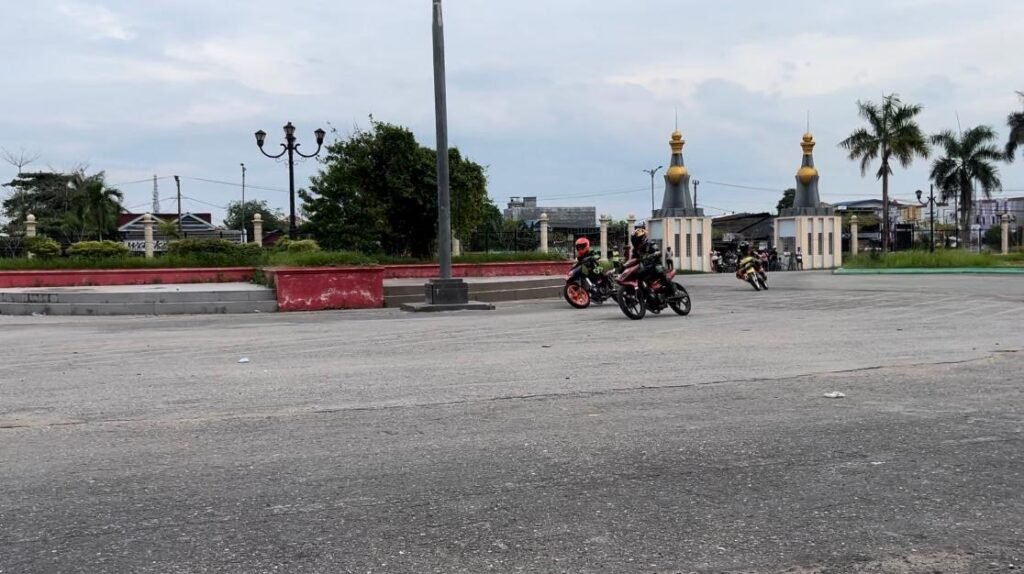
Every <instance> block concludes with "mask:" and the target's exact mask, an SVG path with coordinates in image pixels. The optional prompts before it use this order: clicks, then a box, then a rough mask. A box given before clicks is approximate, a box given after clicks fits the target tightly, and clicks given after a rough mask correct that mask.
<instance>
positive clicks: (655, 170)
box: [643, 165, 665, 215]
mask: <svg viewBox="0 0 1024 574" xmlns="http://www.w3.org/2000/svg"><path fill="white" fill-rule="evenodd" d="M663 167H665V166H663V165H659V166H658V167H656V168H654V169H645V170H643V172H644V173H646V174H647V175H649V176H651V215H654V174H656V173H658V171H660V170H661V169H662V168H663Z"/></svg>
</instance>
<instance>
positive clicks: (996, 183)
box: [931, 126, 1005, 237]
mask: <svg viewBox="0 0 1024 574" xmlns="http://www.w3.org/2000/svg"><path fill="white" fill-rule="evenodd" d="M931 139H932V143H934V144H935V145H936V146H940V147H942V148H943V153H944V155H943V156H942V157H940V158H938V159H936V160H935V163H934V164H932V171H931V180H932V181H933V182H934V183H935V187H937V188H938V189H939V191H940V192H941V194H942V200H943V201H948V200H950V199H953V198H958V199H959V202H960V229H961V230H963V235H961V237H970V227H969V226H970V217H971V212H972V210H973V207H974V203H973V200H974V188H975V185H977V186H980V188H981V192H982V194H984V196H985V197H986V198H991V197H992V192H993V191H996V190H998V189H1000V188H1001V187H1002V182H1001V181H1000V180H999V169H998V168H997V167H996V166H995V162H997V161H1001V160H1002V159H1003V158H1004V157H1005V156H1004V154H1003V152H1002V151H1000V149H999V148H998V147H997V145H996V143H995V141H996V132H995V131H994V130H993V129H992V128H990V127H989V126H977V127H973V128H970V129H968V130H967V131H965V132H963V133H962V134H960V135H957V134H955V133H953V132H952V131H949V130H946V131H944V132H942V133H940V134H937V135H934V136H932V138H931Z"/></svg>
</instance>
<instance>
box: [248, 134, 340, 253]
mask: <svg viewBox="0 0 1024 574" xmlns="http://www.w3.org/2000/svg"><path fill="white" fill-rule="evenodd" d="M313 135H314V136H316V151H314V152H313V153H311V154H308V155H307V154H304V153H302V152H301V151H300V150H299V146H300V145H301V144H297V143H295V126H293V125H292V123H291V122H288V123H287V124H286V125H285V126H284V141H285V143H283V144H281V147H283V148H284V149H283V150H281V153H279V154H274V155H271V154H269V153H267V152H266V151H264V149H263V142H265V141H266V139H267V132H265V131H263V130H260V131H258V132H256V147H258V148H260V152H261V153H263V155H265V156H267V157H269V158H270V159H279V158H281V157H283V156H284V155H285V154H287V155H288V207H289V215H288V238H289V239H297V238H298V236H299V229H298V227H297V226H296V224H295V156H296V155H298V156H299V157H301V158H306V159H309V158H311V157H316V156H317V155H318V154H319V153H320V150H321V148H323V146H324V137H325V136H326V135H327V132H325V131H324V130H322V129H317V130H315V131H314V132H313Z"/></svg>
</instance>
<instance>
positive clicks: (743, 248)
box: [740, 241, 750, 255]
mask: <svg viewBox="0 0 1024 574" xmlns="http://www.w3.org/2000/svg"><path fill="white" fill-rule="evenodd" d="M740 253H742V254H744V255H746V254H747V253H750V244H749V243H747V242H746V241H744V242H743V243H740Z"/></svg>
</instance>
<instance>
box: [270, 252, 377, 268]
mask: <svg viewBox="0 0 1024 574" xmlns="http://www.w3.org/2000/svg"><path fill="white" fill-rule="evenodd" d="M374 263H377V261H376V260H375V259H374V258H372V257H369V256H367V255H363V254H362V253H355V252H352V251H283V252H278V253H270V254H269V255H268V256H267V257H265V258H264V264H265V265H268V266H271V267H329V266H354V265H373V264H374Z"/></svg>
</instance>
